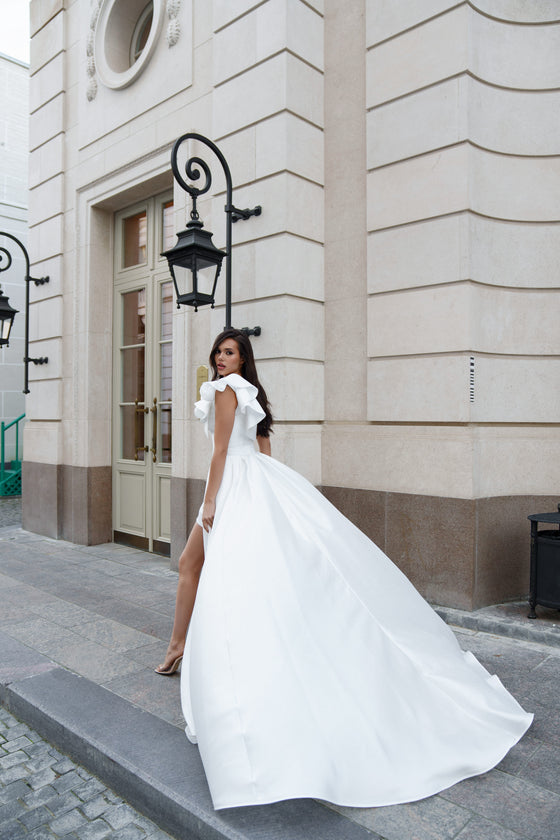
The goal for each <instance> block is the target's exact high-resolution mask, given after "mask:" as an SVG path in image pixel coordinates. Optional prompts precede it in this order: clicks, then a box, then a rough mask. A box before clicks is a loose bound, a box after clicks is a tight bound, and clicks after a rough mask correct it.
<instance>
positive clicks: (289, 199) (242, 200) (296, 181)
mask: <svg viewBox="0 0 560 840" xmlns="http://www.w3.org/2000/svg"><path fill="white" fill-rule="evenodd" d="M234 201H235V205H236V207H241V208H244V207H255V206H256V205H257V204H260V205H261V207H262V208H263V210H262V214H261V215H260V216H256V217H252V218H250V219H249V220H248V221H243V222H238V223H237V224H235V225H234V226H233V241H234V246H235V245H238V244H239V245H240V244H242V243H245V242H251V241H253V240H255V239H259V240H261V239H262V240H265V239H266V237H270V236H275V235H277V234H280V233H292V234H294V235H295V236H301V237H305V238H307V239H310V240H312V241H315V242H322V241H323V231H324V227H323V225H324V221H323V212H324V205H323V190H322V187H320V186H319V185H318V184H313V183H311V182H310V181H307V180H305V179H302V178H298V177H297V176H296V175H291V174H290V173H288V172H283V173H280V174H278V175H274V176H272V177H270V178H266V179H264V180H262V181H257V182H256V183H254V184H250V185H248V186H246V187H241V188H239V189H237V190H236V191H235V193H234ZM201 216H202V213H201ZM206 226H207V227H208V228H209V229H210V230H211V231H213V232H214V243H215V244H216V245H217V246H218V247H223V246H224V241H223V239H225V221H224V200H223V196H219V197H217V198H215V199H214V201H213V202H212V217H211V220H210V222H209V223H207V225H206Z"/></svg>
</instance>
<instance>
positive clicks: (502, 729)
mask: <svg viewBox="0 0 560 840" xmlns="http://www.w3.org/2000/svg"><path fill="white" fill-rule="evenodd" d="M228 385H229V386H230V387H232V388H233V390H234V391H235V393H236V396H237V400H238V407H237V410H236V417H235V422H234V428H233V432H232V435H231V439H230V443H229V449H228V455H227V458H226V466H225V471H224V476H223V479H222V484H221V487H220V491H219V493H218V497H217V506H216V516H215V520H214V526H213V528H212V530H211V533H210V535H209V537H208V538H207V539H206V540H205V562H204V567H203V571H202V575H201V578H200V584H199V588H198V592H197V597H196V604H195V609H194V613H193V616H192V620H191V623H190V627H189V631H188V634H187V643H186V647H185V655H184V659H183V666H182V674H181V697H182V705H183V713H184V716H185V720H186V722H187V728H186V731H187V735H188V736H189V737H190V739H191V740H193V741H197V742H198V745H199V749H200V754H201V757H202V761H203V763H204V768H205V772H206V776H207V779H208V784H209V787H210V791H211V794H212V799H213V803H214V806H215V808H227V807H232V806H240V805H255V804H263V803H268V802H273V801H277V800H281V799H291V798H301V797H313V798H318V799H324V800H327V801H330V802H333V803H338V804H341V805H350V806H361V807H368V806H379V805H392V804H396V803H400V802H410V801H413V800H417V799H422V798H424V797H426V796H430V795H432V794H434V793H437V792H438V791H441V790H443V789H444V788H446V787H449V786H450V785H452V784H454V783H456V782H458V781H460V780H461V779H465V778H467V777H469V776H473V775H476V774H478V773H483V772H486V771H487V770H489V769H491V768H492V767H494V766H495V765H496V764H497V763H498V762H499V761H500V760H501V758H502V757H503V756H504V755H505V754H506V753H507V752H508V750H509V749H510V748H511V747H512V746H513V745H514V744H515V743H516V742H517V741H518V740H519V738H521V736H522V735H523V733H524V732H525V731H526V730H527V728H528V727H529V726H530V724H531V721H532V717H533V716H532V715H531V714H528V713H526V712H524V711H523V709H522V708H521V706H520V705H519V704H518V703H517V701H516V700H515V699H514V698H513V697H512V696H511V695H510V694H509V693H508V691H507V690H506V689H505V688H504V686H503V685H502V683H501V682H500V680H499V679H498V677H497V676H490V674H489V673H488V672H487V671H486V670H485V669H484V668H483V667H482V665H480V664H479V662H478V661H477V660H476V659H475V657H474V656H473V655H472V654H471V653H468V652H467V653H465V652H463V651H462V650H461V649H460V647H459V645H458V643H457V641H456V639H455V637H454V635H453V633H452V632H451V630H450V629H449V628H448V627H447V626H446V624H445V623H444V622H443V621H442V620H441V619H440V618H439V617H438V616H437V615H436V613H435V612H434V611H433V610H432V609H431V607H430V606H429V605H428V604H427V603H426V602H425V601H424V600H423V598H422V597H421V596H420V595H419V594H418V592H417V591H416V590H415V589H414V587H413V586H412V584H411V583H410V582H409V581H408V579H407V578H406V577H405V576H404V575H403V574H402V573H401V572H400V571H399V569H398V568H397V567H396V566H395V565H394V564H393V563H392V562H391V561H390V560H389V558H388V557H387V556H386V555H385V554H384V553H383V552H382V551H381V550H380V549H379V548H378V547H377V546H376V545H375V544H374V543H373V542H371V541H370V540H369V539H368V538H367V537H366V536H365V535H364V534H363V533H362V532H361V531H359V530H358V528H356V527H355V526H354V525H353V524H352V523H351V522H350V521H349V520H348V519H346V518H345V517H344V516H343V515H342V514H341V513H340V512H339V511H338V510H337V509H336V508H335V507H334V506H333V505H331V504H330V503H329V502H328V501H327V500H326V499H325V498H324V496H322V495H321V493H319V491H317V490H316V489H315V488H314V487H313V486H312V485H311V484H310V483H309V482H308V481H307V480H306V479H304V478H303V477H302V476H300V475H299V474H298V473H296V472H294V471H293V470H291V469H289V468H288V467H286V466H284V465H283V464H281V463H279V462H278V461H276V460H274V459H273V458H271V457H268V456H266V455H262V454H260V453H259V452H257V450H256V449H255V435H256V425H257V423H258V422H259V420H260V419H261V418H262V416H263V412H262V409H261V408H260V406H259V405H258V403H257V401H256V399H255V397H256V389H255V388H254V386H252V385H250V384H249V383H248V382H246V381H245V380H244V379H242V377H240V376H238V375H237V374H231V375H230V376H228V377H225V378H223V379H219V380H217V381H214V382H211V383H206V384H205V385H204V386H203V388H202V390H201V397H202V399H201V401H200V402H198V403H197V405H196V414H197V416H198V417H199V418H200V419H202V420H203V421H204V422H205V423H206V428H207V433H208V434H211V433H212V431H213V421H214V396H215V393H216V389H219V390H223V389H224V388H226V387H227V386H228Z"/></svg>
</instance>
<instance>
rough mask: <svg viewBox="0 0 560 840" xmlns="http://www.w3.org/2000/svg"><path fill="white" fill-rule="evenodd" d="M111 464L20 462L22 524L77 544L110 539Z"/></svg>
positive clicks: (34, 530) (45, 534)
mask: <svg viewBox="0 0 560 840" xmlns="http://www.w3.org/2000/svg"><path fill="white" fill-rule="evenodd" d="M111 482H112V478H111V467H72V466H68V465H65V464H38V463H34V462H30V461H24V462H23V468H22V525H23V527H24V528H25V529H26V530H27V531H33V532H34V533H36V534H43V535H44V536H46V537H52V538H54V539H63V540H68V541H69V542H73V543H78V544H80V545H97V544H98V543H104V542H110V541H111V540H112V539H113V531H112V483H111Z"/></svg>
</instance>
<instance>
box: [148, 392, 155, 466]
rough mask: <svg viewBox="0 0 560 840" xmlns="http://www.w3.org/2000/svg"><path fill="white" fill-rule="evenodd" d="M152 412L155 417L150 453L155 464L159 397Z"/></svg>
mask: <svg viewBox="0 0 560 840" xmlns="http://www.w3.org/2000/svg"><path fill="white" fill-rule="evenodd" d="M147 410H148V409H146V411H147ZM150 411H151V412H152V414H153V415H154V419H153V422H152V448H151V449H150V452H151V453H152V456H153V461H154V464H155V462H156V460H157V397H154V404H153V406H152V407H151V409H150ZM146 449H148V447H146Z"/></svg>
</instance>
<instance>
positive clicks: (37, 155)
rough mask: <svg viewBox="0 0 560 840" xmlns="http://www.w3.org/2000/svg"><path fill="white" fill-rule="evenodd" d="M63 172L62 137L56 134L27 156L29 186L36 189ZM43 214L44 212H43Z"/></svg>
mask: <svg viewBox="0 0 560 840" xmlns="http://www.w3.org/2000/svg"><path fill="white" fill-rule="evenodd" d="M63 171H64V135H63V134H58V135H57V136H56V137H53V139H52V140H47V142H46V143H44V144H43V145H42V146H38V147H37V148H35V149H34V150H33V151H32V152H31V154H30V156H29V186H30V188H33V187H36V186H37V185H38V184H41V183H42V182H43V181H48V180H49V179H50V178H53V177H54V176H55V175H58V174H59V173H61V172H63ZM43 213H44V210H43Z"/></svg>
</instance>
